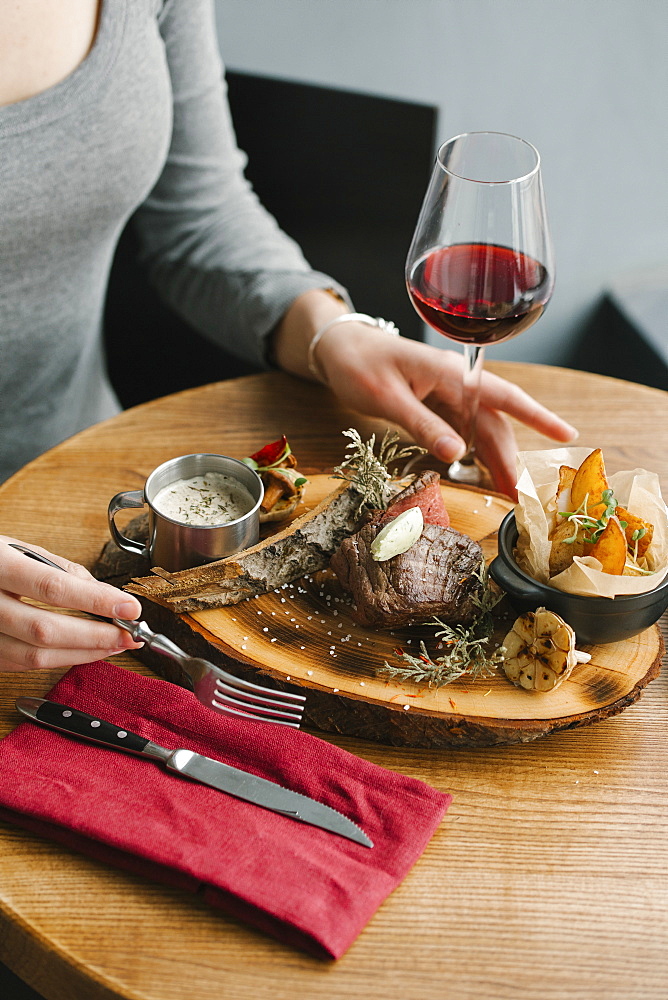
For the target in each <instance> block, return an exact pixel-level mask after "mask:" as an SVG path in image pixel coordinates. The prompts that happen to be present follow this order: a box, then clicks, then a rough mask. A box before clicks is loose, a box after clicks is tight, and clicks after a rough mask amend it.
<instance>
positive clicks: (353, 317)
mask: <svg viewBox="0 0 668 1000" xmlns="http://www.w3.org/2000/svg"><path fill="white" fill-rule="evenodd" d="M337 323H364V324H365V325H366V326H374V327H376V329H377V330H382V331H383V333H389V334H390V335H391V336H393V337H398V336H399V329H398V327H396V326H395V324H394V323H393V322H392V321H391V320H389V319H381V318H380V316H376V317H373V316H367V314H366V313H344V315H343V316H337V317H336V319H330V321H329V323H325V325H324V326H321V327H320V329H319V330H318V332H317V333H316V334H315V336H314V337H313V340H312V341H311V343H310V344H309V345H308V354H307V356H306V361H307V364H308V370H309V371H310V373H311V375H313V377H314V378H315V379H317V380H318V382H322V383H323V385H327V379H326V378H325V375H324V373H323V372H322V370H321V368H320V366H319V364H318V362H317V361H316V359H315V349H316V347H317V346H318V342H319V341H320V338H321V337H322V335H323V334H325V333H327V331H328V330H331V328H332V327H333V326H336V324H337Z"/></svg>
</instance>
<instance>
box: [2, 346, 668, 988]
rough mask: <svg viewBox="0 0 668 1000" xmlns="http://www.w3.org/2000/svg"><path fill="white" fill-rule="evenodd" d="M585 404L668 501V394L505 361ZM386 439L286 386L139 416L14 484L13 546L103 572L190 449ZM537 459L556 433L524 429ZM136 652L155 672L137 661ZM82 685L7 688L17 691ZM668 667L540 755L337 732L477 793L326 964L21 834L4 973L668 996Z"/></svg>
mask: <svg viewBox="0 0 668 1000" xmlns="http://www.w3.org/2000/svg"><path fill="white" fill-rule="evenodd" d="M489 367H490V368H492V369H493V370H495V371H497V372H499V373H501V374H503V375H505V376H506V377H510V378H512V379H513V380H515V381H517V382H518V383H519V384H521V385H523V386H525V387H526V388H527V389H528V390H529V391H531V392H532V393H533V394H534V395H535V396H537V397H538V398H539V399H540V400H541V401H543V402H545V403H547V404H548V405H551V406H553V407H554V408H555V409H557V410H559V411H560V412H562V413H563V414H564V415H565V416H566V417H568V418H569V419H570V420H571V421H572V422H573V423H575V424H576V426H579V428H580V430H581V437H580V442H579V443H580V444H582V445H584V446H591V447H592V448H593V447H597V446H599V447H602V448H603V450H604V454H605V459H606V466H607V468H608V471H609V472H614V471H617V470H619V469H624V468H633V467H635V466H643V467H645V468H653V469H656V470H657V471H658V472H659V474H660V475H661V478H662V485H663V490H664V495H668V449H667V448H666V443H668V442H666V430H665V428H666V427H667V426H668V395H667V394H665V393H662V392H660V391H658V390H651V389H647V388H643V387H640V386H635V385H631V384H628V383H624V382H620V381H616V380H611V379H604V378H600V377H595V376H590V375H585V374H582V373H578V372H571V371H563V370H559V369H551V368H545V367H541V366H524V365H519V364H509V363H506V364H490V365H489ZM351 425H355V426H357V427H358V428H360V430H363V431H367V430H369V429H370V428H371V427H374V426H375V428H376V429H380V430H381V431H382V429H383V428H382V427H381V428H378V425H377V424H376V425H374V424H373V423H372V422H369V421H365V420H363V419H362V418H361V417H359V416H358V415H356V414H353V413H351V412H349V411H348V412H346V411H344V410H342V409H340V408H339V407H338V406H337V405H336V404H335V403H334V401H333V400H332V398H331V396H330V395H329V394H328V393H327V392H326V391H325V390H322V389H320V388H319V387H317V386H311V385H306V384H303V383H301V382H298V381H296V380H294V379H290V378H289V377H287V376H283V375H263V376H256V377H253V378H250V379H244V380H239V381H237V382H233V383H227V384H225V383H223V384H221V385H217V386H209V387H205V388H203V389H201V390H192V391H189V392H186V393H182V394H179V395H177V396H175V397H170V398H168V399H166V400H163V401H156V402H154V403H149V404H146V405H145V406H143V407H140V408H137V409H136V410H134V411H128V412H126V413H124V414H122V415H120V416H119V417H117V418H115V419H114V420H112V421H110V422H107V423H106V424H102V425H99V426H98V427H96V428H92V429H91V430H89V431H86V432H84V433H82V434H81V435H78V436H77V437H75V438H73V439H71V440H69V441H67V442H65V443H64V444H62V445H60V446H59V447H57V448H56V449H54V450H53V451H51V452H49V453H47V454H46V455H44V456H42V457H41V458H40V459H38V460H37V461H36V462H33V463H32V464H31V465H29V466H27V467H26V468H25V469H23V470H22V471H21V472H20V473H18V474H17V475H16V476H15V477H13V479H11V480H10V481H9V482H8V483H6V484H4V485H3V486H2V487H0V532H3V533H5V534H13V535H14V536H15V537H18V538H22V539H23V540H24V541H26V542H33V543H38V544H43V545H45V546H47V547H48V548H50V549H51V550H52V551H56V552H61V553H62V554H64V555H67V556H68V557H70V558H74V559H78V560H79V561H82V562H84V563H86V564H88V565H92V564H93V563H94V561H95V560H96V558H97V556H98V553H99V551H100V549H101V548H102V546H103V544H104V543H105V541H106V539H107V537H108V536H107V526H106V513H105V512H106V505H107V502H108V500H109V498H110V497H111V496H112V495H113V494H114V493H116V492H118V491H119V490H122V489H137V488H139V487H140V486H141V484H142V481H143V479H144V478H145V476H146V475H147V473H148V472H150V470H151V469H152V468H154V467H155V466H156V465H158V464H159V463H160V462H162V461H164V460H165V459H167V458H169V457H172V456H173V455H176V454H185V453H187V452H191V451H219V452H224V453H226V454H231V455H245V454H248V453H249V452H250V451H251V450H254V448H256V447H257V446H258V444H260V443H263V442H264V441H268V440H273V439H275V438H276V437H277V436H278V435H279V434H280V433H283V432H284V433H286V434H287V435H288V437H289V438H290V440H291V443H292V444H293V447H294V449H295V451H296V452H297V454H298V455H300V456H301V457H302V464H303V465H304V467H305V468H306V470H307V471H312V472H317V471H321V470H323V469H326V468H329V467H331V466H332V465H333V464H335V463H336V462H338V461H339V460H340V456H341V441H342V439H341V438H340V431H341V430H342V429H344V428H346V427H348V426H351ZM518 437H519V440H520V444H521V446H522V447H532V448H540V447H546V446H547V442H546V441H545V440H544V439H542V438H540V437H539V436H538V435H536V434H535V433H533V432H531V431H528V430H527V429H525V428H521V427H520V428H518ZM117 661H118V662H120V663H121V664H122V665H123V666H125V667H127V668H128V669H134V670H142V671H146V668H145V667H142V666H141V665H140V664H138V663H137V662H136V661H134V660H133V659H132V658H131V657H129V656H125V657H119V658H117ZM61 673H62V671H54V670H51V671H35V672H31V673H21V674H8V673H4V674H2V675H0V681H1V684H0V726H1V727H2V729H1V731H2V732H3V733H5V732H7V731H9V730H10V729H11V728H13V726H14V725H16V723H17V721H18V720H17V717H16V714H15V710H14V707H13V706H14V700H15V698H16V697H17V696H18V695H20V694H33V695H37V696H39V695H43V694H44V692H46V691H47V690H48V689H49V687H50V686H51V685H52V684H53V683H54V682H55V681H56V680H57V679H58V677H59V676H60V675H61ZM667 695H668V683H667V681H666V675H665V672H664V674H662V676H661V677H660V678H659V679H658V680H657V681H656V682H655V683H653V684H651V685H649V687H648V688H647V689H646V691H645V692H644V693H643V696H642V697H641V698H640V700H639V701H638V702H637V703H636V704H635V705H633V706H631V707H630V708H628V709H627V710H626V711H625V712H624V713H623V714H621V715H618V716H615V717H614V718H610V719H607V720H605V721H603V722H600V723H597V724H596V725H594V726H590V727H587V728H583V729H574V730H569V731H565V732H561V733H558V734H555V735H551V736H549V737H547V738H546V739H543V740H539V741H533V742H531V743H528V744H523V745H516V746H505V747H491V748H485V749H478V750H475V749H453V748H448V749H440V750H424V749H416V748H396V747H393V748H390V747H386V746H381V745H378V744H374V743H371V742H368V741H364V740H362V739H358V738H352V737H343V736H334V735H329V736H326V737H325V738H326V739H327V740H329V741H332V742H336V743H337V744H338V745H340V746H343V747H345V748H346V749H348V750H350V751H352V752H353V753H356V754H358V755H359V756H361V757H363V758H365V759H367V760H371V761H374V762H375V763H378V764H381V765H384V766H386V767H389V768H391V769H394V770H398V771H401V772H402V773H405V774H409V775H412V776H414V777H416V778H420V779H421V780H423V781H426V782H428V783H430V784H432V785H434V786H435V787H438V788H441V789H443V790H445V791H449V792H451V793H452V794H453V796H454V800H453V804H452V806H451V807H450V810H449V811H448V813H447V815H446V818H445V820H444V822H443V823H442V825H441V827H440V828H439V829H438V831H437V832H436V834H435V836H434V838H433V839H432V841H431V842H430V843H429V845H428V846H427V848H426V850H425V853H424V855H423V856H422V858H421V859H420V860H419V862H418V863H417V864H416V865H415V867H414V869H413V870H412V871H411V872H410V873H409V875H408V877H407V878H406V879H405V881H404V882H403V883H402V885H401V886H399V888H398V889H397V890H396V891H395V892H394V893H393V894H392V896H391V897H390V898H389V899H388V900H387V901H386V903H385V904H384V905H383V906H382V907H381V909H380V910H379V912H378V913H377V914H376V915H375V917H374V918H373V919H372V920H371V922H370V923H369V925H368V927H367V928H366V929H365V931H364V932H363V933H362V935H361V936H360V938H359V939H358V940H357V942H356V943H355V944H354V945H353V946H352V947H351V949H350V950H349V952H348V953H347V954H346V955H345V956H344V957H343V958H342V959H341V960H340V961H338V962H337V963H331V964H324V963H321V962H318V961H316V960H314V959H310V958H308V957H306V956H304V955H301V954H300V953H298V952H295V951H293V950H291V949H289V948H287V947H285V946H283V945H281V944H278V943H277V942H274V941H272V940H271V939H269V938H266V937H263V936H262V935H260V934H258V933H256V932H255V931H252V930H250V929H248V928H246V927H245V926H243V925H241V924H237V923H235V922H234V921H232V920H230V919H227V918H226V917H224V916H221V915H220V914H218V913H213V912H212V911H210V910H209V909H208V908H207V907H206V906H205V905H204V904H203V903H201V902H200V901H199V900H198V899H194V898H191V897H188V896H186V895H185V894H183V893H181V892H179V891H177V890H172V889H168V888H165V887H162V886H157V885H154V884H152V883H150V882H148V881H145V880H143V879H141V878H138V877H133V876H130V875H124V874H122V873H119V872H117V871H114V870H112V869H110V868H106V867H105V866H103V865H101V864H96V863H94V862H92V861H89V860H86V859H84V858H81V857H79V856H78V855H76V854H74V853H71V852H68V851H65V850H64V849H62V848H60V847H57V846H55V845H53V844H50V843H49V842H47V841H45V840H40V839H38V838H37V837H31V836H29V835H28V834H26V833H23V832H22V831H20V830H17V829H14V828H12V827H10V826H6V825H3V826H2V827H0V959H2V961H4V962H6V963H7V964H8V965H9V966H10V967H11V968H12V969H13V970H14V971H15V972H16V973H17V974H18V975H20V976H22V977H23V978H24V979H26V980H27V981H28V982H30V984H31V985H33V986H34V987H35V988H36V989H37V990H39V991H40V992H41V993H42V994H43V995H44V996H45V997H46V998H47V1000H74V998H76V1000H110V998H118V997H123V998H127V1000H183V998H193V1000H194V998H197V1000H214V998H215V1000H220V998H225V1000H265V998H266V1000H269V998H272V1000H294V998H295V997H297V996H299V997H303V998H307V1000H344V998H345V1000H350V998H355V1000H356V998H358V997H360V998H361V997H365V998H372V1000H381V998H382V1000H450V998H452V1000H517V998H519V997H521V998H522V1000H604V998H605V1000H650V998H651V1000H664V998H665V996H666V984H667V983H668V922H667V921H666V919H665V914H666V909H667V907H668V824H667V823H666V806H665V791H666V773H668V744H667V741H666V735H665V734H666V729H667V724H668V711H667V704H668V700H667Z"/></svg>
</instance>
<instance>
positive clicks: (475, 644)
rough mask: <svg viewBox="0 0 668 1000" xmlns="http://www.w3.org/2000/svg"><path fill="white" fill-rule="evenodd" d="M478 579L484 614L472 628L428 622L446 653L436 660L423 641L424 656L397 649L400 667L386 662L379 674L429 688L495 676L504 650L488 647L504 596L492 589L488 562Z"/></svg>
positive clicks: (437, 620)
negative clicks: (499, 605) (489, 648)
mask: <svg viewBox="0 0 668 1000" xmlns="http://www.w3.org/2000/svg"><path fill="white" fill-rule="evenodd" d="M475 575H476V576H477V577H478V579H479V580H480V589H479V591H478V594H477V595H475V596H474V598H473V600H474V602H475V604H476V605H477V606H478V607H479V608H480V614H479V615H477V617H476V618H475V620H474V621H473V623H472V624H471V625H468V626H465V625H448V624H447V622H443V621H441V619H440V618H436V617H434V618H433V619H432V620H431V621H430V622H425V624H426V625H429V626H433V627H434V628H436V632H435V633H434V638H436V639H439V640H440V642H439V647H445V652H443V653H442V654H441V655H440V656H436V657H432V656H430V654H429V651H428V650H427V647H426V645H425V643H424V642H423V641H420V653H419V654H418V655H417V656H414V655H412V654H411V653H407V652H406V651H405V650H403V649H396V650H395V651H394V655H395V656H396V657H397V659H398V660H399V661H400V664H399V665H398V666H393V665H392V664H390V663H388V662H387V661H385V663H384V665H383V666H382V667H380V668H379V671H378V673H380V674H385V675H386V676H389V677H391V678H393V679H395V680H408V681H414V682H415V683H417V684H428V685H429V687H444V686H445V685H446V684H451V683H452V681H455V680H457V678H459V677H462V676H463V675H464V674H466V675H467V677H469V678H470V679H471V680H475V679H476V678H477V677H489V676H491V675H492V674H494V673H495V668H496V666H497V665H498V664H500V663H502V662H503V648H502V647H499V648H498V649H496V650H494V651H493V652H490V651H489V650H488V646H489V641H490V639H491V638H492V635H493V632H494V617H493V615H492V611H493V609H494V607H495V606H496V605H497V604H498V603H499V601H500V600H501V598H502V597H503V593H502V592H501V591H497V590H495V589H493V588H492V585H491V583H490V580H489V575H488V573H487V567H486V566H485V561H484V560H483V561H482V562H481V564H480V567H479V569H478V571H477V573H476V574H475Z"/></svg>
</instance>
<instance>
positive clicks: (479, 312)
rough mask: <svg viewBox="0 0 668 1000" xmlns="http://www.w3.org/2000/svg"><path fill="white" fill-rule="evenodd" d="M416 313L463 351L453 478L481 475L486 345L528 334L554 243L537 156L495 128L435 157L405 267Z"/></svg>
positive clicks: (462, 138) (452, 143)
mask: <svg viewBox="0 0 668 1000" xmlns="http://www.w3.org/2000/svg"><path fill="white" fill-rule="evenodd" d="M406 283H407V286H408V294H409V296H410V299H411V302H412V303H413V306H414V307H415V309H416V311H417V312H418V314H419V315H420V316H421V317H422V319H423V320H425V322H426V323H428V324H429V326H431V327H432V328H433V329H434V330H437V331H438V332H439V333H442V334H443V335H444V336H446V337H448V338H449V339H450V340H455V341H458V342H459V343H461V344H463V345H464V376H463V385H462V404H461V417H462V419H461V424H460V431H461V436H462V437H463V438H464V441H465V442H466V447H467V452H466V454H465V456H464V457H463V458H462V459H461V460H460V461H458V462H453V463H452V464H451V466H450V468H449V471H448V476H449V478H450V479H452V480H454V481H456V482H462V483H472V484H475V483H479V482H481V481H482V480H483V478H484V473H483V470H482V469H481V467H480V465H479V463H478V461H477V460H476V454H475V426H476V416H477V411H478V400H479V395H480V374H481V371H482V366H483V359H484V347H485V345H486V344H499V343H501V342H502V341H504V340H508V339H510V337H516V336H517V334H518V333H522V331H523V330H526V329H528V327H530V326H531V325H532V324H533V323H535V322H536V320H537V319H538V318H539V316H540V315H541V314H542V312H543V310H544V309H545V307H546V305H547V303H548V301H549V299H550V296H551V294H552V288H553V285H554V260H553V252H552V243H551V239H550V233H549V228H548V223H547V214H546V211H545V199H544V195H543V185H542V180H541V174H540V157H539V155H538V151H537V150H536V149H535V148H534V147H533V146H532V145H531V144H530V143H528V142H525V141H524V140H523V139H518V138H517V137H516V136H513V135H506V134H505V133H502V132H469V133H466V134H463V135H458V136H455V137H454V138H453V139H449V140H448V141H447V142H445V143H444V144H443V145H442V146H441V148H440V149H439V151H438V154H437V157H436V163H435V165H434V169H433V172H432V176H431V181H430V183H429V187H428V189H427V194H426V196H425V199H424V203H423V205H422V209H421V212H420V216H419V218H418V222H417V226H416V228H415V233H414V235H413V241H412V243H411V246H410V250H409V251H408V258H407V261H406Z"/></svg>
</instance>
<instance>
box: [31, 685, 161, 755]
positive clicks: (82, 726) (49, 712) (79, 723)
mask: <svg viewBox="0 0 668 1000" xmlns="http://www.w3.org/2000/svg"><path fill="white" fill-rule="evenodd" d="M16 707H17V708H18V710H19V711H20V712H22V713H23V714H24V715H27V716H29V718H31V719H36V720H37V722H41V723H42V725H44V726H49V727H50V728H51V729H59V730H60V731H61V732H63V733H70V734H71V735H72V736H80V737H82V738H83V739H85V740H90V741H91V742H92V743H102V744H104V746H108V747H116V748H117V749H118V750H127V751H129V752H130V753H143V752H144V750H145V748H146V747H147V746H148V744H149V743H150V740H147V739H144V737H143V736H137V734H136V733H129V732H128V731H127V730H125V729H122V728H121V727H120V726H115V725H114V724H113V723H112V722H105V721H104V719H99V718H97V716H95V715H88V714H87V713H86V712H80V711H79V709H78V708H71V707H70V706H69V705H59V704H58V702H55V701H47V700H46V699H44V698H17V699H16Z"/></svg>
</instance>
